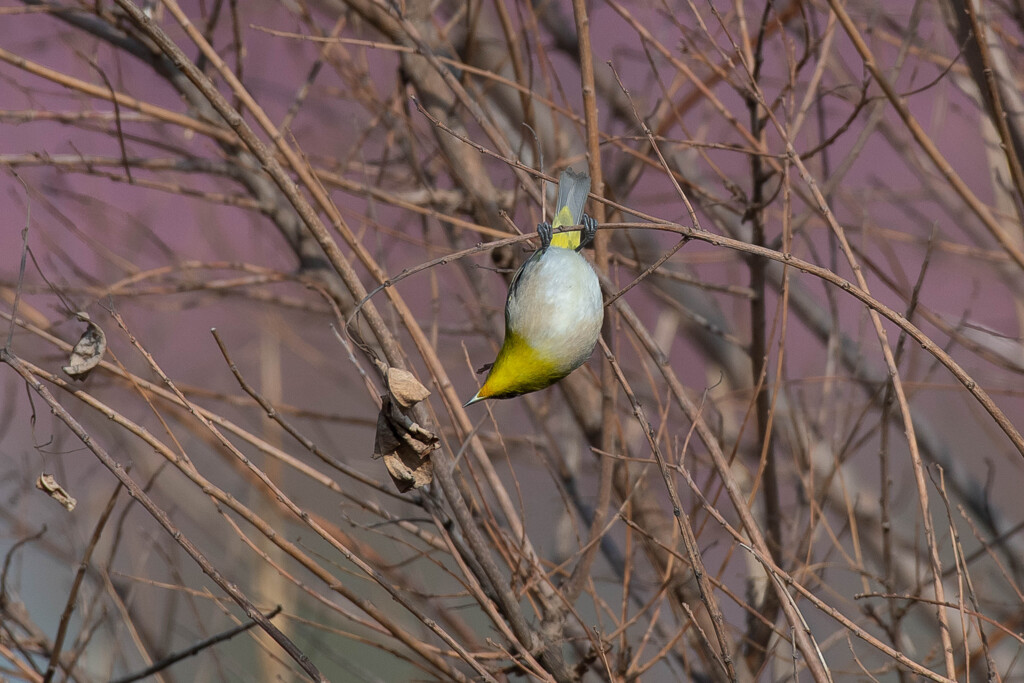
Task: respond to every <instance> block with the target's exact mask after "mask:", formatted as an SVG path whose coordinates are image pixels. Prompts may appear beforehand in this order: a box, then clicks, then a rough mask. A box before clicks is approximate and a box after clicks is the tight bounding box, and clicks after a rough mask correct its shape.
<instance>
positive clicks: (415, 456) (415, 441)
mask: <svg viewBox="0 0 1024 683" xmlns="http://www.w3.org/2000/svg"><path fill="white" fill-rule="evenodd" d="M385 376H386V378H387V381H388V393H387V394H385V395H384V396H381V397H380V398H381V406H380V414H379V415H378V416H377V435H376V438H375V439H374V445H373V457H374V458H383V459H384V465H385V466H386V467H387V468H388V473H389V474H390V475H391V479H392V480H393V481H394V482H395V486H396V487H397V488H398V490H399V491H401V492H403V493H404V492H406V491H408V490H409V489H417V488H420V487H421V486H426V485H427V484H429V483H430V482H431V481H432V480H433V478H434V465H433V463H431V462H430V453H431V451H433V450H434V449H436V448H438V447H439V446H438V438H437V435H436V434H434V433H433V432H431V431H429V430H426V429H424V428H423V427H421V426H420V425H418V424H416V422H415V421H414V420H413V419H412V417H410V415H409V414H408V413H407V412H406V411H407V410H408V409H409V408H411V407H412V406H413V405H415V404H416V403H419V402H420V401H422V400H423V399H425V398H426V397H427V396H429V395H430V391H429V390H428V389H427V388H426V387H425V386H423V385H422V384H420V382H419V381H418V380H417V379H416V378H415V377H414V376H413V375H412V373H410V372H407V371H405V370H399V369H397V368H388V370H387V373H386V375H385Z"/></svg>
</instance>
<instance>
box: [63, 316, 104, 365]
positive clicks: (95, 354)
mask: <svg viewBox="0 0 1024 683" xmlns="http://www.w3.org/2000/svg"><path fill="white" fill-rule="evenodd" d="M75 315H76V316H77V317H78V319H79V320H81V321H82V322H85V323H89V327H88V328H86V330H85V332H83V333H82V336H81V338H79V340H78V343H77V344H75V348H74V350H73V351H72V352H71V358H70V359H69V361H68V364H67V365H65V366H64V368H63V370H64V372H65V373H67V375H68V376H69V377H71V378H72V379H76V380H78V381H80V382H81V381H83V380H85V378H86V377H88V376H89V373H90V372H92V369H93V368H95V367H96V366H97V365H99V364H100V361H101V360H103V354H104V353H106V351H107V335H105V334H103V330H101V329H100V326H99V325H97V324H96V323H94V322H93V321H92V319H90V318H89V314H88V313H86V312H84V311H79V312H78V313H76V314H75Z"/></svg>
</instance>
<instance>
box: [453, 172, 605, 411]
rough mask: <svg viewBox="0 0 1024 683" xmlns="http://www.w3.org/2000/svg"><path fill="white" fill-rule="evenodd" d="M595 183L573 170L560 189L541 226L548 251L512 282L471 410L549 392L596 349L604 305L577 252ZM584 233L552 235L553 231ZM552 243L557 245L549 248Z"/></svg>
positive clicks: (544, 248) (563, 178)
mask: <svg viewBox="0 0 1024 683" xmlns="http://www.w3.org/2000/svg"><path fill="white" fill-rule="evenodd" d="M589 191H590V177H589V176H587V175H586V174H585V173H576V172H574V171H571V170H569V171H566V172H564V173H562V176H561V177H560V178H559V183H558V203H557V204H556V206H555V219H554V221H553V223H552V225H551V226H547V225H543V224H542V225H541V226H538V232H539V233H540V234H541V237H542V246H541V248H540V249H539V250H537V251H536V252H534V254H533V255H532V256H531V257H530V258H529V259H527V261H526V262H525V263H524V264H523V265H522V266H521V267H520V268H519V271H518V272H517V273H516V274H515V276H514V277H513V278H512V283H511V285H510V286H509V292H508V298H507V299H506V301H505V339H504V341H503V342H502V345H501V350H500V351H499V352H498V357H497V358H496V359H495V360H494V364H493V365H492V366H491V369H490V372H489V374H488V375H487V379H486V380H485V381H484V384H483V386H482V387H480V390H479V391H478V392H477V394H476V396H474V397H473V398H471V399H470V400H469V401H468V402H467V403H466V405H470V404H472V403H476V402H477V401H482V400H484V399H488V398H512V397H513V396H519V395H521V394H526V393H529V392H531V391H538V390H540V389H544V388H545V387H549V386H551V385H552V384H554V383H555V382H557V381H558V380H560V379H562V378H563V377H565V376H566V375H568V374H569V373H570V372H572V371H573V370H575V369H576V368H578V367H579V366H580V365H582V364H583V363H584V362H585V361H586V360H587V358H589V357H590V354H591V353H592V352H593V350H594V346H595V344H597V338H598V335H599V334H600V333H601V324H602V322H603V320H604V306H603V301H602V298H601V287H600V284H599V283H598V280H597V275H596V274H595V273H594V270H593V268H591V266H590V263H588V262H587V260H586V259H585V258H583V256H581V255H580V254H579V252H578V251H577V249H579V248H580V244H581V243H582V242H583V241H584V240H586V239H589V238H591V237H592V236H593V233H592V231H593V230H594V229H595V224H594V223H593V222H592V221H591V220H590V219H588V218H586V217H583V216H582V212H583V203H584V202H585V201H586V198H587V193H588V192H589ZM581 217H582V218H583V221H584V224H585V226H586V227H587V228H588V233H587V234H586V235H585V236H584V235H581V233H580V231H579V230H573V231H570V232H564V233H559V234H557V235H551V234H550V229H552V228H559V227H563V226H570V225H578V224H579V223H580V219H581ZM548 240H550V241H548Z"/></svg>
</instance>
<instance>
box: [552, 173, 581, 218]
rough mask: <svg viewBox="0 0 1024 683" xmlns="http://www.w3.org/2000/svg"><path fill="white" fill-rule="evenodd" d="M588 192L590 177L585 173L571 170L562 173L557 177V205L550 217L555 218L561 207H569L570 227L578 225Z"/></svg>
mask: <svg viewBox="0 0 1024 683" xmlns="http://www.w3.org/2000/svg"><path fill="white" fill-rule="evenodd" d="M589 192H590V175H589V174H588V173H587V172H586V171H582V172H579V173H577V172H576V171H574V170H572V169H571V168H569V169H566V170H564V171H562V175H560V176H559V177H558V204H557V205H555V210H554V212H553V213H552V216H557V215H558V212H559V211H561V210H562V207H563V206H568V207H569V212H570V213H572V223H571V225H579V224H580V217H581V216H582V215H583V204H584V203H586V201H587V194H588V193H589Z"/></svg>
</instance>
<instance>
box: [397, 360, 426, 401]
mask: <svg viewBox="0 0 1024 683" xmlns="http://www.w3.org/2000/svg"><path fill="white" fill-rule="evenodd" d="M388 389H389V390H390V392H391V396H392V397H393V398H394V399H395V400H396V401H398V404H399V405H400V406H402V407H403V408H408V407H410V406H412V405H415V404H417V403H419V402H420V401H422V400H423V399H425V398H426V397H427V396H430V389H427V388H426V387H425V386H423V385H422V384H420V381H419V380H418V379H416V377H415V376H414V375H413V374H412V373H411V372H409V371H408V370H401V369H399V368H388Z"/></svg>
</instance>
